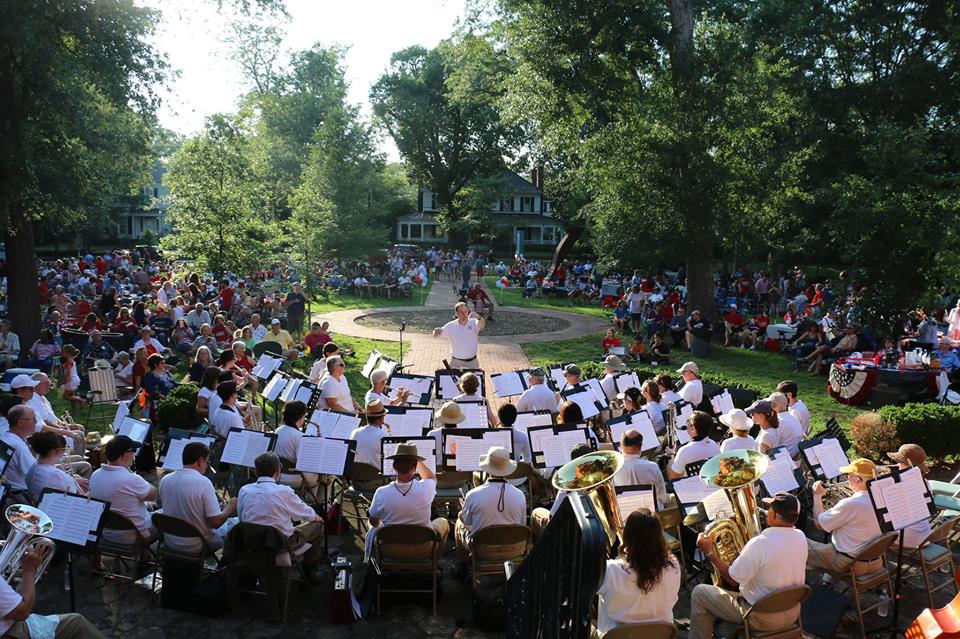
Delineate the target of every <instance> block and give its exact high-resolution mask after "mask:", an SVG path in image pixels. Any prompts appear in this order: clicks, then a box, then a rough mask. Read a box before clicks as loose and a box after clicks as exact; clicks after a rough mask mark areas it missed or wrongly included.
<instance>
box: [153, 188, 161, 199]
mask: <svg viewBox="0 0 960 639" xmlns="http://www.w3.org/2000/svg"><path fill="white" fill-rule="evenodd" d="M153 197H160V189H158V188H154V189H153Z"/></svg>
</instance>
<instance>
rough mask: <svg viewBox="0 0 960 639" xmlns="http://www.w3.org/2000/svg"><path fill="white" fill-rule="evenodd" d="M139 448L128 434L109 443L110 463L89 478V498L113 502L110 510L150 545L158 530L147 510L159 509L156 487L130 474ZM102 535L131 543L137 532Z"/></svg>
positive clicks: (106, 449) (107, 449) (114, 540)
mask: <svg viewBox="0 0 960 639" xmlns="http://www.w3.org/2000/svg"><path fill="white" fill-rule="evenodd" d="M138 448H140V443H139V442H136V441H134V440H132V439H130V438H129V437H127V436H126V435H118V436H117V437H114V438H113V439H111V440H110V441H109V442H107V445H106V446H104V454H105V456H106V458H107V463H106V464H103V465H102V466H100V468H98V469H97V470H96V472H94V473H93V475H92V476H91V477H90V496H91V497H93V498H94V499H102V500H104V501H108V502H110V510H111V511H113V512H115V513H117V514H120V515H123V516H124V517H126V518H127V519H129V520H130V522H131V523H132V524H133V525H134V526H136V527H137V531H139V533H140V536H141V537H143V538H144V539H145V540H147V542H148V543H151V542H153V540H154V539H156V537H157V531H156V529H155V528H154V527H153V525H152V523H151V521H150V515H149V514H148V511H149V510H150V509H151V508H155V507H156V505H155V504H154V503H153V500H155V499H156V498H157V487H156V486H152V485H151V484H150V483H149V482H148V481H147V480H145V479H144V478H143V477H141V476H140V475H138V474H136V473H133V472H130V467H131V466H133V460H134V455H135V454H136V452H137V449H138ZM132 533H133V534H132ZM103 536H104V539H107V540H109V541H113V542H116V543H128V544H130V543H133V542H134V541H135V533H134V532H133V531H131V530H111V529H106V528H105V529H104V531H103Z"/></svg>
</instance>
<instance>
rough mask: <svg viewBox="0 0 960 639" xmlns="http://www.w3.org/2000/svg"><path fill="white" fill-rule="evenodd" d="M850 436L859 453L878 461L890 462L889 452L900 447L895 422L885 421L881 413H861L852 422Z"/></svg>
mask: <svg viewBox="0 0 960 639" xmlns="http://www.w3.org/2000/svg"><path fill="white" fill-rule="evenodd" d="M850 438H851V439H852V440H853V447H854V449H855V450H856V451H857V455H859V456H861V457H866V458H868V459H872V460H874V461H876V462H881V463H889V460H888V459H887V453H889V452H892V451H895V450H897V449H898V448H900V444H901V441H900V438H899V437H897V427H896V425H895V424H892V423H890V422H886V421H884V419H883V417H881V416H880V414H879V413H861V414H860V415H857V416H856V417H854V418H853V420H852V421H851V422H850Z"/></svg>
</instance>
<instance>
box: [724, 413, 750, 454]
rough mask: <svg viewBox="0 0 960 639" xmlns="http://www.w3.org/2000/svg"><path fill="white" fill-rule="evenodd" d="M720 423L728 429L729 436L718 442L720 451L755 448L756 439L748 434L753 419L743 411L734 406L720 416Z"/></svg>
mask: <svg viewBox="0 0 960 639" xmlns="http://www.w3.org/2000/svg"><path fill="white" fill-rule="evenodd" d="M720 423H721V424H723V425H724V426H726V427H727V428H729V429H730V437H727V438H726V439H724V440H723V441H722V442H721V443H720V452H721V453H728V452H730V451H733V450H757V440H755V439H754V438H753V437H751V436H750V429H751V428H753V421H752V420H751V419H750V417H749V416H748V415H747V414H746V413H745V412H743V411H742V410H740V409H739V408H734V409H733V410H732V411H730V412H728V413H725V414H723V415H721V416H720Z"/></svg>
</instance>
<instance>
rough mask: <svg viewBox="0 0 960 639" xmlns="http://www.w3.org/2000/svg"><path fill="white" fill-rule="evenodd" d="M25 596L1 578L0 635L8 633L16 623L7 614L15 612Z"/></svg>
mask: <svg viewBox="0 0 960 639" xmlns="http://www.w3.org/2000/svg"><path fill="white" fill-rule="evenodd" d="M21 601H23V597H21V596H20V593H18V592H17V591H16V590H14V589H13V588H11V587H10V584H8V583H7V582H6V581H4V580H2V579H0V636H3V635H5V634H7V630H10V628H11V627H12V626H13V624H15V623H16V621H14V620H13V619H8V618H7V615H9V614H10V613H11V612H13V609H14V608H16V607H17V606H19V605H20V602H21Z"/></svg>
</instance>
